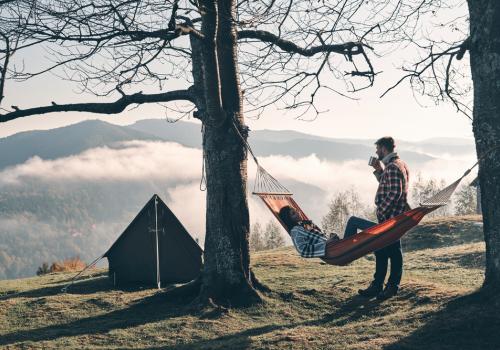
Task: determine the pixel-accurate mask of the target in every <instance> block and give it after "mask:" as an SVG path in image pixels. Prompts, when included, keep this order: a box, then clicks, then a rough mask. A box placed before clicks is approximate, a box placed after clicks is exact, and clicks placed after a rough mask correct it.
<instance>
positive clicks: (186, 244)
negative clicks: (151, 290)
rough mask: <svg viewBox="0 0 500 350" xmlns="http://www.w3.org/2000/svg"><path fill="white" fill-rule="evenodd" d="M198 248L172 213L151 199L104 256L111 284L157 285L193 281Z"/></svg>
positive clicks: (155, 198) (197, 270)
mask: <svg viewBox="0 0 500 350" xmlns="http://www.w3.org/2000/svg"><path fill="white" fill-rule="evenodd" d="M202 252H203V251H202V249H201V248H200V246H199V245H198V243H196V242H195V240H194V239H193V238H192V237H191V236H190V235H189V233H188V232H187V231H186V229H185V228H184V226H182V224H181V223H180V221H179V220H178V219H177V218H176V217H175V215H174V214H173V213H172V211H171V210H170V209H169V208H168V207H167V206H166V204H165V203H164V202H163V201H162V200H161V199H160V197H158V195H156V194H155V195H153V197H152V198H151V199H150V200H149V201H148V203H147V204H146V205H145V206H144V208H142V210H141V211H140V212H139V214H138V215H137V216H136V217H135V219H134V220H133V221H132V222H131V223H130V225H129V226H128V227H127V228H126V229H125V231H124V232H123V233H122V234H121V235H120V237H118V239H117V240H116V241H115V243H113V245H112V246H111V248H109V250H108V251H107V252H106V253H105V254H104V257H106V258H108V261H109V276H110V278H112V280H113V282H114V284H116V285H120V284H128V283H141V284H153V285H157V286H158V288H160V286H161V285H165V284H170V283H182V282H188V281H191V280H193V279H195V278H196V277H197V276H198V275H199V274H200V270H201V267H202V259H201V256H202Z"/></svg>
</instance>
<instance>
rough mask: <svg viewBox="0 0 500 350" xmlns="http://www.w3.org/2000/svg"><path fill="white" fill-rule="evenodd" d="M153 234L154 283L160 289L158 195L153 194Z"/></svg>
mask: <svg viewBox="0 0 500 350" xmlns="http://www.w3.org/2000/svg"><path fill="white" fill-rule="evenodd" d="M155 235H156V285H157V286H158V289H161V285H160V284H161V280H160V249H159V247H160V245H159V243H158V196H155Z"/></svg>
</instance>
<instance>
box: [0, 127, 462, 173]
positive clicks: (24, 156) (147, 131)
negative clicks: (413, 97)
mask: <svg viewBox="0 0 500 350" xmlns="http://www.w3.org/2000/svg"><path fill="white" fill-rule="evenodd" d="M131 140H151V141H159V140H163V141H170V142H176V143H179V144H181V145H184V146H186V147H192V148H201V128H200V125H199V124H196V123H190V122H182V121H181V122H177V123H168V122H166V121H165V120H161V119H149V120H141V121H138V122H136V123H134V124H132V125H129V126H119V125H114V124H110V123H106V122H104V121H100V120H89V121H83V122H81V123H77V124H73V125H70V126H65V127H62V128H57V129H52V130H44V131H27V132H22V133H19V134H15V135H12V136H9V137H6V138H3V139H0V149H2V154H1V157H0V169H2V168H5V167H7V166H12V165H16V164H21V163H24V162H25V161H26V160H28V159H29V158H31V157H33V156H38V157H40V158H42V159H56V158H61V157H67V156H70V155H75V154H79V153H81V152H83V151H85V150H87V149H90V148H95V147H102V146H111V145H113V144H115V143H118V142H124V141H131ZM249 141H250V144H251V145H252V147H253V148H254V151H255V152H256V154H257V155H258V156H269V155H285V156H291V157H295V158H297V157H307V156H309V155H311V154H316V155H317V156H318V157H319V158H320V159H325V160H330V161H345V160H351V159H367V158H368V157H369V156H370V155H371V154H373V151H374V147H373V141H371V140H336V139H332V138H327V137H320V136H314V135H308V134H304V133H300V132H296V131H290V130H284V131H274V130H256V131H251V133H250V138H249ZM424 146H425V145H422V147H424ZM412 147H416V146H415V145H414V146H412ZM429 147H430V149H429V150H430V151H432V150H434V151H436V153H439V152H441V151H442V150H443V149H446V147H445V146H442V145H439V149H437V148H436V147H437V146H429ZM429 147H427V148H429ZM432 147H434V148H432ZM454 147H455V148H453V149H454V150H455V151H454V152H458V150H457V147H459V148H460V151H461V152H465V151H466V150H467V149H468V148H467V147H468V146H466V145H459V146H454ZM400 153H401V154H402V156H403V157H404V158H405V159H406V160H407V161H408V162H410V163H423V162H426V161H429V160H432V159H433V157H431V156H429V155H426V154H422V153H419V152H415V151H413V150H411V147H410V146H408V147H406V148H404V147H401V149H400Z"/></svg>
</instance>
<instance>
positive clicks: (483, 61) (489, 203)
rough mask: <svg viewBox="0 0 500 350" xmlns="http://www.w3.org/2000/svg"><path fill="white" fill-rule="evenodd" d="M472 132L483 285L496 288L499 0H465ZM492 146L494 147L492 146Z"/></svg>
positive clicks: (499, 271) (499, 285)
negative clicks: (483, 246) (478, 188)
mask: <svg viewBox="0 0 500 350" xmlns="http://www.w3.org/2000/svg"><path fill="white" fill-rule="evenodd" d="M468 4H469V12H470V31H471V36H470V40H471V42H470V56H471V70H472V79H473V83H474V122H473V128H474V136H475V139H476V149H477V155H478V157H479V158H481V157H484V158H483V159H481V161H480V163H479V183H480V186H481V204H482V210H483V220H484V238H485V241H486V274H485V280H484V285H483V289H484V290H487V291H492V292H494V293H498V292H500V205H499V203H498V200H499V198H500V148H498V147H500V25H499V23H500V2H499V1H491V0H468ZM495 147H496V149H495Z"/></svg>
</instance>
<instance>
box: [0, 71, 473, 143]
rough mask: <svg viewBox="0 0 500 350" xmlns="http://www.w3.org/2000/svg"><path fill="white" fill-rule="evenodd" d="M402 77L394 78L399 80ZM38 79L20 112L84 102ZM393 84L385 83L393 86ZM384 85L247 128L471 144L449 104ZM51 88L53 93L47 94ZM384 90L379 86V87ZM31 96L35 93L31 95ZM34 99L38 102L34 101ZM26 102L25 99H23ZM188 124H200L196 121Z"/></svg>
mask: <svg viewBox="0 0 500 350" xmlns="http://www.w3.org/2000/svg"><path fill="white" fill-rule="evenodd" d="M396 74H397V73H393V74H392V76H394V77H395V78H396ZM39 80H42V79H37V80H36V81H31V82H29V83H24V84H22V85H23V86H22V87H20V88H19V90H17V91H16V90H14V89H10V91H9V89H8V90H7V97H9V95H8V93H9V92H11V93H12V95H13V96H12V97H11V98H10V99H9V100H10V101H9V102H11V104H16V105H18V106H19V107H21V108H22V107H27V106H35V105H36V104H37V103H38V104H43V105H45V104H50V101H52V100H55V101H61V100H65V101H74V102H76V101H80V100H81V98H82V96H81V95H78V94H75V93H73V92H72V91H71V89H68V88H67V87H68V84H67V83H66V82H64V81H62V80H61V79H59V78H57V77H54V76H49V77H47V78H45V79H43V81H39ZM389 80H390V79H389V78H387V79H385V81H384V82H388V81H389ZM384 82H381V83H380V84H378V85H376V86H375V87H374V88H373V89H372V90H371V91H368V92H365V93H364V94H363V95H362V96H361V97H360V99H359V100H357V101H352V100H349V99H346V98H343V97H340V96H337V95H332V96H325V98H324V100H323V101H320V106H321V107H322V108H323V109H324V110H328V112H326V113H323V114H320V115H319V116H318V117H317V118H316V119H315V120H312V121H304V120H297V119H296V116H295V115H294V114H292V113H287V112H283V111H276V110H271V111H268V112H267V113H265V114H264V115H262V116H261V117H260V118H259V119H250V118H247V119H246V122H247V124H248V126H249V127H250V128H251V129H253V130H261V129H273V130H285V129H286V130H296V131H301V132H305V133H309V134H314V135H320V136H326V137H333V138H363V139H376V138H378V137H380V136H383V135H392V136H393V137H395V138H396V139H404V140H409V141H419V140H423V139H426V138H431V137H460V138H471V137H472V136H473V135H472V126H471V122H470V120H469V119H468V118H467V117H465V116H464V115H462V114H460V113H457V112H456V110H455V109H454V108H453V107H452V106H451V105H450V104H447V103H442V104H440V105H435V104H434V102H433V101H431V100H430V99H428V98H426V97H417V98H416V97H415V96H414V95H413V93H412V91H411V89H410V88H409V86H407V85H403V86H401V87H399V88H398V89H396V90H394V91H393V92H391V93H390V94H389V95H388V96H386V97H384V98H379V94H380V93H381V91H382V90H383V88H384V87H387V86H388V85H385V86H384ZM45 84H47V86H49V87H50V88H49V89H44V85H45ZM379 85H380V86H379ZM28 91H32V92H34V91H36V93H34V94H32V93H29V92H28ZM33 95H35V96H33ZM22 96H26V97H22ZM175 117H176V115H174V114H172V113H169V112H165V110H164V108H162V107H160V106H157V105H146V106H141V107H139V108H135V109H132V108H129V109H128V110H127V111H124V112H122V113H121V114H118V115H112V116H101V115H98V114H90V113H64V114H56V113H53V114H47V115H42V116H32V117H26V118H20V119H17V120H13V121H9V122H7V123H3V124H0V137H6V136H9V135H12V134H15V133H18V132H21V131H27V130H43V129H51V128H55V127H60V126H64V125H69V124H74V123H77V122H79V121H82V120H85V119H102V120H105V121H108V122H111V123H115V124H120V125H126V124H132V123H133V122H135V121H137V120H140V119H151V118H164V119H166V118H175ZM186 120H187V121H193V122H195V120H194V119H193V118H190V119H186Z"/></svg>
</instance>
